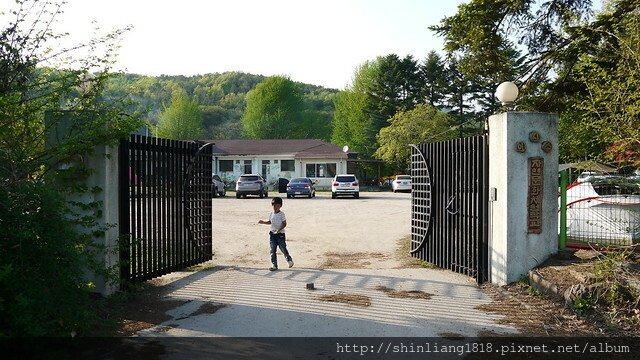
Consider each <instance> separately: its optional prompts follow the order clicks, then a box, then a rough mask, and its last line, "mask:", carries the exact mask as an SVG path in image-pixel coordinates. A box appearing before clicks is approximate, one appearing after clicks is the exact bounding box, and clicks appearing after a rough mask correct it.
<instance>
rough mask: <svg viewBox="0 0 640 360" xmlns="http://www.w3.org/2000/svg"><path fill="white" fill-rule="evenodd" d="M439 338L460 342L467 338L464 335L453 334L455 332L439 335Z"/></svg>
mask: <svg viewBox="0 0 640 360" xmlns="http://www.w3.org/2000/svg"><path fill="white" fill-rule="evenodd" d="M438 336H439V337H441V338H443V339H447V340H460V339H464V338H465V336H464V335H462V334H458V333H453V332H443V333H439V334H438Z"/></svg>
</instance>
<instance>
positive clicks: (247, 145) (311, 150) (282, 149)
mask: <svg viewBox="0 0 640 360" xmlns="http://www.w3.org/2000/svg"><path fill="white" fill-rule="evenodd" d="M207 142H212V143H214V145H213V154H214V155H217V156H221V155H222V156H224V155H293V156H294V157H295V158H333V159H335V158H339V159H343V158H344V159H346V158H347V153H345V152H344V151H342V148H341V147H339V146H337V145H333V144H329V143H326V142H324V141H322V140H318V139H268V140H207Z"/></svg>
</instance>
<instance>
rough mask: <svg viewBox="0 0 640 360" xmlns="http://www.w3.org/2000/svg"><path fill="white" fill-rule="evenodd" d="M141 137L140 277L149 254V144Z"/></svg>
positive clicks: (147, 266)
mask: <svg viewBox="0 0 640 360" xmlns="http://www.w3.org/2000/svg"><path fill="white" fill-rule="evenodd" d="M141 139H142V169H143V171H144V179H145V181H144V183H143V184H142V239H141V240H140V241H141V252H140V256H141V260H140V261H141V263H140V275H141V279H145V278H146V274H147V272H148V270H149V263H148V260H147V259H148V254H149V249H148V247H149V232H150V231H149V185H150V180H151V179H149V146H148V138H147V137H146V136H141Z"/></svg>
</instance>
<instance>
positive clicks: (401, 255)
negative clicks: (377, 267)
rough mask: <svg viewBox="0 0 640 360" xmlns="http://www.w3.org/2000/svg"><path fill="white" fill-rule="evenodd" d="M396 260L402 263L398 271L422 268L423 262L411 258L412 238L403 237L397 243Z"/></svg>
mask: <svg viewBox="0 0 640 360" xmlns="http://www.w3.org/2000/svg"><path fill="white" fill-rule="evenodd" d="M396 244H397V246H396V252H395V254H394V255H395V258H396V259H397V260H398V262H400V266H398V267H397V268H398V269H406V268H419V267H422V266H421V264H422V261H421V260H420V259H418V258H415V257H413V256H411V236H406V237H403V238H402V239H398V240H397V241H396Z"/></svg>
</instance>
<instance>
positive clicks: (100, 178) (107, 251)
mask: <svg viewBox="0 0 640 360" xmlns="http://www.w3.org/2000/svg"><path fill="white" fill-rule="evenodd" d="M90 115H91V114H81V113H76V112H61V113H57V114H54V113H46V114H45V124H46V127H47V139H46V144H47V146H53V145H55V144H58V143H61V142H63V141H65V140H67V139H68V138H70V137H72V136H75V135H77V133H76V132H77V131H76V129H75V127H76V126H77V124H78V123H79V122H81V120H82V117H83V116H90ZM75 165H82V166H84V167H86V168H88V169H91V170H92V171H91V173H90V174H89V175H88V176H84V175H82V176H79V177H77V178H76V179H75V181H78V182H80V183H82V184H84V185H85V186H86V187H87V188H88V189H99V191H90V192H82V193H75V192H74V193H71V192H70V193H68V194H67V195H66V199H67V201H72V202H79V203H83V204H90V203H95V204H96V207H95V208H92V209H80V208H77V207H76V208H75V211H76V212H77V213H78V214H79V215H81V216H83V215H87V216H94V215H96V214H100V215H99V216H98V217H97V219H96V223H95V226H96V227H95V228H91V229H87V228H84V227H81V226H78V228H77V231H78V232H82V233H89V234H91V233H93V231H94V230H99V229H105V231H104V233H100V234H99V235H98V234H94V235H93V237H94V239H93V243H94V244H95V245H96V248H95V249H94V250H95V258H94V260H95V261H96V262H97V263H98V264H100V265H101V266H102V267H103V268H105V269H109V270H111V271H114V274H115V275H116V276H117V275H119V274H120V272H119V269H118V268H119V232H120V231H119V230H120V229H119V227H118V226H119V213H120V208H119V197H118V195H119V190H120V189H119V181H118V174H119V168H118V146H105V145H102V146H96V147H94V148H93V151H92V152H91V153H87V154H77V155H75V156H73V158H72V159H70V160H69V161H68V162H65V163H61V164H59V165H58V166H59V169H68V168H69V167H72V166H75ZM84 278H85V280H86V281H90V282H92V283H93V284H94V285H95V287H94V289H93V292H96V293H100V294H102V295H104V296H107V295H110V294H113V293H114V292H116V291H118V289H119V288H120V284H119V280H118V279H108V278H106V277H105V276H104V275H103V274H97V273H95V272H94V271H90V270H89V269H86V270H85V276H84Z"/></svg>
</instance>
